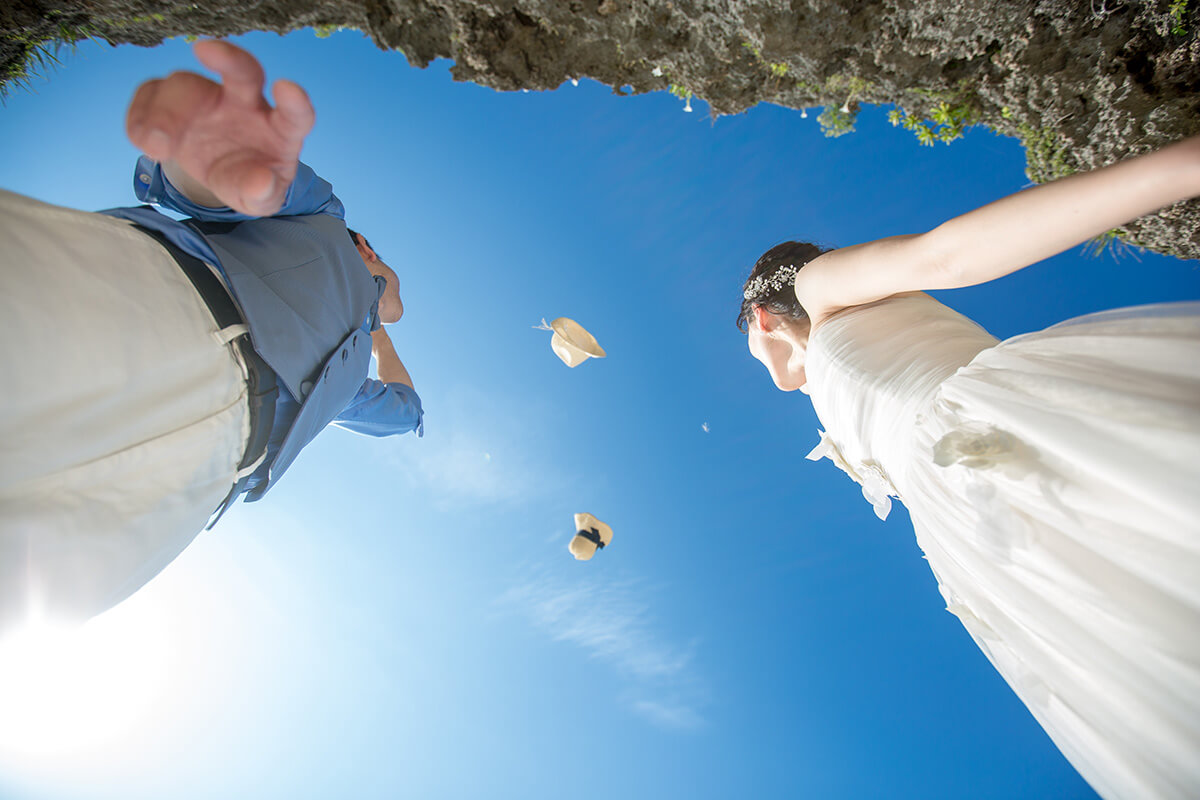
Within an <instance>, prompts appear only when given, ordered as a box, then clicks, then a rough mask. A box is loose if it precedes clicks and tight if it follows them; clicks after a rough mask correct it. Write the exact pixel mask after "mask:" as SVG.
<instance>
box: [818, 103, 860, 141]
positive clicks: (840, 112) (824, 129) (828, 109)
mask: <svg viewBox="0 0 1200 800" xmlns="http://www.w3.org/2000/svg"><path fill="white" fill-rule="evenodd" d="M857 117H858V111H857V110H856V109H852V108H851V107H850V104H849V103H847V104H846V105H843V106H840V107H839V106H825V110H824V111H822V112H821V116H819V117H817V122H818V123H819V124H820V126H821V133H823V134H825V135H826V136H828V137H829V138H831V139H835V138H837V137H838V136H845V135H846V134H847V133H851V132H852V131H853V130H854V121H855V119H857Z"/></svg>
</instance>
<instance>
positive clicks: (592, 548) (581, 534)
mask: <svg viewBox="0 0 1200 800" xmlns="http://www.w3.org/2000/svg"><path fill="white" fill-rule="evenodd" d="M575 530H577V531H578V533H576V534H575V538H574V539H572V540H571V543H570V544H569V545H567V549H568V550H570V551H571V555H573V556H575V559H576V560H577V561H587V560H588V559H590V558H591V557H592V556H594V555H596V551H597V550H599V549H601V548H603V547H605V546H606V545H607V544H608V543H609V542H611V541H612V536H613V534H612V528H610V527H609V526H608V525H606V524H605V523H603V522H601V521H600V520H598V519H596V518H595V517H593V516H592V515H591V514H576V515H575ZM597 540H598V541H597Z"/></svg>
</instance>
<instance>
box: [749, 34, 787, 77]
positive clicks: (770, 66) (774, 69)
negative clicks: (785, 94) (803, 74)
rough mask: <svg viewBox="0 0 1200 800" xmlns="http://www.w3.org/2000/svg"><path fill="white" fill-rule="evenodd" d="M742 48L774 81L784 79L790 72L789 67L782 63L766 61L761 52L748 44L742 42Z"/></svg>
mask: <svg viewBox="0 0 1200 800" xmlns="http://www.w3.org/2000/svg"><path fill="white" fill-rule="evenodd" d="M742 47H744V48H746V49H747V50H749V51H750V55H752V56H754V60H755V61H757V62H758V63H759V66H761V67H763V69H765V70H766V71H767V72H768V73H770V75H771V77H772V78H774V79H775V80H776V81H779V80H781V79H783V78H785V77H786V76H787V74H788V72H789V71H790V70H791V67H789V66H788V64H787V63H786V62H784V61H767V60H766V59H765V58H763V54H762V51H761V50H759V49H758V48H757V47H755V46H754V45H753V44H752V43H750V42H742Z"/></svg>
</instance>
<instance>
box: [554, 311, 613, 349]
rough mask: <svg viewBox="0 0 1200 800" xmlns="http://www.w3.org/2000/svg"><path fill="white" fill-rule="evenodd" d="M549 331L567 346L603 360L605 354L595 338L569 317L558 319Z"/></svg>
mask: <svg viewBox="0 0 1200 800" xmlns="http://www.w3.org/2000/svg"><path fill="white" fill-rule="evenodd" d="M550 329H551V330H552V331H554V332H555V333H557V334H558V335H559V336H561V337H562V338H563V339H564V340H566V342H567V344H569V345H570V346H571V347H574V348H576V349H577V350H580V351H582V352H583V353H586V354H587V355H589V356H591V357H592V358H604V357H605V356H606V355H608V354H607V353H605V352H604V348H603V347H601V346H600V343H599V342H597V341H596V337H595V336H592V334H591V333H589V332H588V330H587V328H585V327H583V326H582V325H580V324H579V323H578V322H576V321H575V320H573V319H571V318H570V317H559V318H558V319H556V320H554V321H553V322H551V323H550Z"/></svg>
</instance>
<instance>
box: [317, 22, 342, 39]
mask: <svg viewBox="0 0 1200 800" xmlns="http://www.w3.org/2000/svg"><path fill="white" fill-rule="evenodd" d="M341 29H342V26H341V25H313V26H312V32H313V36H316V37H317V38H318V39H328V38H329V37H330V36H333V35H334V34H335V33H337V32H338V31H340V30H341Z"/></svg>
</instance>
